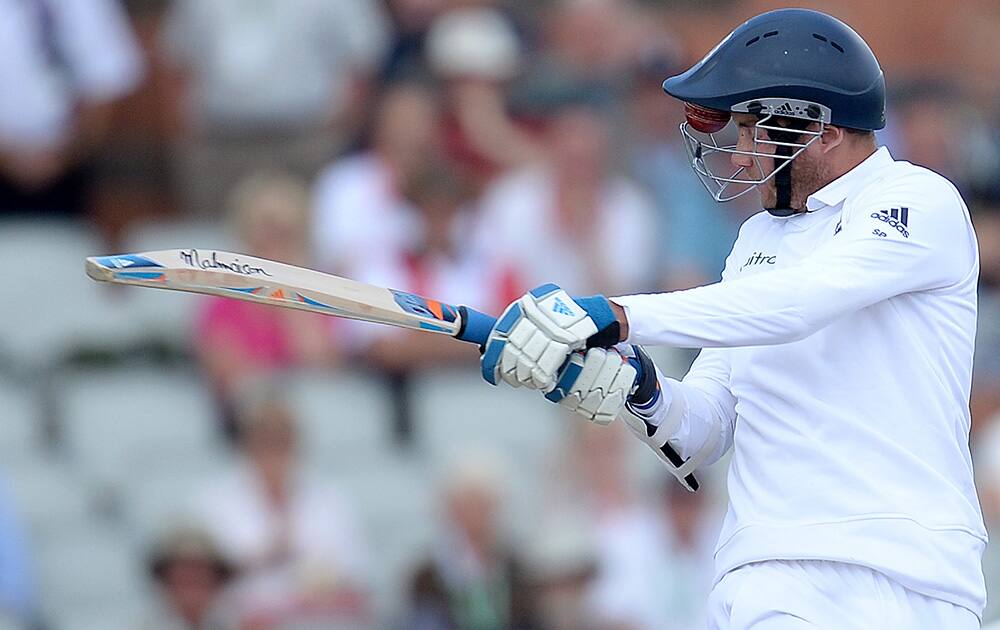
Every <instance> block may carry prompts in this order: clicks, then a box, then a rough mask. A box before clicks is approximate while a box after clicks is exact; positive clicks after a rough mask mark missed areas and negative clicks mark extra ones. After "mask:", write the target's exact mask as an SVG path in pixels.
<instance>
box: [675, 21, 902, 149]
mask: <svg viewBox="0 0 1000 630" xmlns="http://www.w3.org/2000/svg"><path fill="white" fill-rule="evenodd" d="M663 90H664V91H665V92H666V93H667V94H669V95H671V96H673V97H674V98H677V99H679V100H681V101H684V102H685V103H689V104H692V105H696V106H700V107H702V108H707V109H709V110H716V111H721V112H732V111H734V109H733V108H734V106H737V105H739V104H741V103H747V102H748V101H753V100H754V99H761V98H767V99H770V98H778V99H795V100H797V101H802V102H807V103H816V104H819V105H822V106H824V107H826V108H829V111H830V120H829V121H827V122H829V124H832V125H836V126H840V127H850V128H853V129H859V130H867V131H873V130H876V129H882V128H883V127H884V126H885V78H884V76H883V74H882V68H881V67H880V66H879V63H878V60H877V59H876V58H875V55H874V53H872V51H871V48H869V47H868V44H866V43H865V40H863V39H862V38H861V36H860V35H858V34H857V33H856V32H855V31H854V30H853V29H852V28H851V27H850V26H848V25H846V24H844V23H843V22H841V21H840V20H838V19H836V18H834V17H832V16H829V15H827V14H825V13H820V12H819V11H810V10H807V9H779V10H777V11H770V12H768V13H763V14H761V15H758V16H756V17H754V18H751V19H749V20H747V21H746V22H744V23H743V24H742V25H740V26H739V27H737V28H736V30H734V31H733V32H732V33H730V34H729V36H728V37H726V38H725V39H724V40H722V42H720V43H719V45H718V46H716V47H715V48H714V49H713V50H712V51H711V52H709V53H708V54H707V55H706V56H705V58H704V59H702V60H701V61H700V62H698V63H697V64H695V65H694V66H693V67H692V68H691V69H690V70H688V71H687V72H685V73H683V74H680V75H677V76H674V77H670V78H669V79H667V80H666V81H664V82H663ZM737 111H745V110H737ZM775 113H777V112H775Z"/></svg>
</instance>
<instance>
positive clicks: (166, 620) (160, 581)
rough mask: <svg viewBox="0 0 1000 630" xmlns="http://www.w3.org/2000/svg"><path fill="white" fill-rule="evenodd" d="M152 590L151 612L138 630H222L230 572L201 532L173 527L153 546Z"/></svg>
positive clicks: (232, 570)
mask: <svg viewBox="0 0 1000 630" xmlns="http://www.w3.org/2000/svg"><path fill="white" fill-rule="evenodd" d="M148 566H149V572H150V574H151V576H152V578H153V581H154V582H155V583H156V586H157V595H158V601H157V602H156V607H155V608H154V609H153V610H152V611H151V612H150V613H149V614H148V615H147V619H146V620H145V621H143V622H142V623H141V624H140V626H139V627H140V628H141V630H208V629H210V628H220V627H223V623H225V622H226V621H227V620H226V617H225V615H226V613H225V604H224V593H225V589H226V586H227V585H228V584H229V583H230V581H231V580H232V579H233V577H234V576H235V568H234V567H233V566H232V565H231V563H230V562H229V561H228V560H227V558H226V557H225V556H224V555H223V553H222V551H221V550H220V549H219V548H218V547H217V546H216V544H215V541H214V540H212V537H211V535H210V534H209V533H208V532H207V531H204V530H203V529H201V528H200V527H189V526H183V527H175V528H172V529H171V530H170V531H169V532H167V533H166V534H165V535H163V536H162V537H161V539H160V540H158V541H157V542H156V544H155V545H154V548H153V550H152V553H151V554H150V556H149V559H148Z"/></svg>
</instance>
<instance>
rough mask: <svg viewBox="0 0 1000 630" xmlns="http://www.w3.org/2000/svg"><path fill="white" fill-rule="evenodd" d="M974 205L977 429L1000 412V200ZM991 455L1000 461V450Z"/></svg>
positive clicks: (974, 398) (982, 200)
mask: <svg viewBox="0 0 1000 630" xmlns="http://www.w3.org/2000/svg"><path fill="white" fill-rule="evenodd" d="M971 207H972V211H973V215H972V220H973V223H974V224H975V227H976V236H977V237H978V239H979V322H978V327H977V330H976V356H975V362H974V367H973V387H972V402H971V405H972V420H973V429H974V430H976V429H978V428H979V427H978V426H976V425H977V424H979V423H980V422H983V421H987V420H989V419H990V418H991V417H993V416H994V415H995V414H997V413H1000V200H992V199H987V198H980V199H973V200H972V204H971ZM992 456H993V457H995V458H996V461H997V462H998V463H1000V450H997V451H996V453H995V454H993V455H992ZM997 479H998V481H1000V476H998V477H997ZM984 503H985V499H984ZM998 506H1000V503H998ZM998 519H1000V511H998Z"/></svg>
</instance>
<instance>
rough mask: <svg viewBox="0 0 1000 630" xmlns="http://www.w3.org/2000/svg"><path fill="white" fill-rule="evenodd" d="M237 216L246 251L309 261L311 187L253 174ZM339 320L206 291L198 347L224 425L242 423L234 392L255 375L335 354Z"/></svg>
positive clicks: (235, 197)
mask: <svg viewBox="0 0 1000 630" xmlns="http://www.w3.org/2000/svg"><path fill="white" fill-rule="evenodd" d="M229 205H230V221H231V224H232V228H233V230H234V232H235V233H236V234H237V236H238V237H239V240H240V241H241V242H242V243H243V251H246V252H247V253H248V254H252V255H255V256H260V257H262V258H267V259H270V260H277V261H279V262H285V263H289V264H293V265H307V262H308V249H309V245H308V231H309V191H308V189H307V188H306V187H305V185H304V184H303V183H302V182H300V181H299V180H298V179H296V178H293V177H290V176H286V175H282V174H278V173H258V174H255V175H252V176H250V177H248V178H247V179H246V180H244V181H243V182H241V183H240V185H239V186H237V187H236V189H235V190H234V191H233V193H232V196H231V200H230V204H229ZM331 326H335V323H334V322H333V321H332V320H330V319H329V318H327V317H324V316H323V315H317V314H314V313H303V312H300V311H294V310H289V309H278V308H273V307H270V306H266V305H261V304H254V303H252V302H244V301H241V300H230V299H227V298H221V297H212V298H206V299H205V300H204V301H203V302H202V303H201V310H200V312H199V314H198V321H197V331H196V339H195V343H194V346H195V348H197V351H198V354H199V358H200V360H201V364H202V366H203V368H204V369H205V371H206V372H207V374H208V378H209V381H210V383H211V385H212V387H213V389H214V391H215V393H216V396H217V398H218V401H219V403H220V407H221V411H222V418H223V422H224V428H225V431H226V433H227V435H230V436H232V434H233V428H234V419H233V403H232V396H233V394H234V388H235V386H236V385H237V384H238V383H240V382H242V381H243V380H245V379H246V378H247V377H248V376H252V375H255V374H260V373H266V372H270V371H274V370H283V369H289V368H294V367H300V366H311V365H312V366H315V365H325V364H329V363H331V362H333V361H335V358H336V347H335V345H334V343H333V337H332V333H331V330H332V329H331Z"/></svg>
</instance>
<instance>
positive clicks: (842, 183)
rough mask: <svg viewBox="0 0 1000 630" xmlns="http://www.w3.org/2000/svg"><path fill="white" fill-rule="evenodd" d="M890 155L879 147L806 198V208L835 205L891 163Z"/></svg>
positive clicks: (810, 209) (818, 208)
mask: <svg viewBox="0 0 1000 630" xmlns="http://www.w3.org/2000/svg"><path fill="white" fill-rule="evenodd" d="M892 162H893V159H892V155H890V154H889V149H887V148H886V147H879V149H878V150H877V151H875V153H872V154H871V155H869V156H868V157H867V158H865V160H864V161H863V162H862V163H861V164H858V165H857V166H855V167H854V168H852V169H851V170H849V171H847V172H846V173H844V174H843V175H841V176H840V177H838V178H837V179H835V180H833V181H832V182H830V183H829V184H827V185H826V186H823V187H822V188H820V189H819V190H817V191H816V192H814V193H813V194H811V195H809V196H808V197H807V198H806V209H807V210H808V211H810V212H814V211H816V210H821V209H823V208H826V207H829V206H836V205H838V204H839V203H841V202H842V201H844V199H847V196H848V195H850V194H851V193H852V192H854V191H855V190H857V189H858V188H860V187H861V186H862V185H864V184H865V183H867V182H868V180H869V179H870V178H871V176H872V175H873V174H874V173H875V172H876V171H878V170H880V169H882V168H884V167H886V166H888V165H889V164H892Z"/></svg>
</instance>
